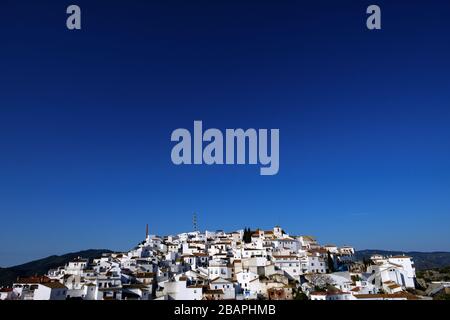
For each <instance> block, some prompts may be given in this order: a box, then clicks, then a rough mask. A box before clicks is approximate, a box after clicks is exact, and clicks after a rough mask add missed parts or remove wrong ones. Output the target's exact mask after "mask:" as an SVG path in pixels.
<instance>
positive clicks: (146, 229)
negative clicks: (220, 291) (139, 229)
mask: <svg viewBox="0 0 450 320" xmlns="http://www.w3.org/2000/svg"><path fill="white" fill-rule="evenodd" d="M147 238H148V223H147V226H146V227H145V239H147Z"/></svg>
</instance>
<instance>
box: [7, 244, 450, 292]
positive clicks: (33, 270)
mask: <svg viewBox="0 0 450 320" xmlns="http://www.w3.org/2000/svg"><path fill="white" fill-rule="evenodd" d="M111 252H113V251H111V250H107V249H90V250H85V251H79V252H73V253H68V254H65V255H62V256H56V255H55V256H50V257H47V258H44V259H39V260H35V261H31V262H28V263H25V264H21V265H18V266H14V267H9V268H0V287H1V286H10V285H12V283H13V282H14V281H15V280H16V279H17V277H19V276H21V277H26V276H32V275H43V274H46V273H47V271H48V270H49V269H54V268H57V267H59V266H64V265H65V264H67V263H68V262H69V261H71V260H73V259H75V258H77V257H83V258H87V259H94V258H99V257H101V256H102V254H103V253H111ZM374 254H381V255H383V256H391V255H392V256H395V255H403V254H405V255H407V256H410V257H412V258H413V260H414V263H415V265H416V268H417V270H424V269H434V268H443V267H448V266H450V252H403V251H386V250H361V251H357V252H356V258H357V259H358V260H363V259H364V258H366V259H368V258H370V256H372V255H374Z"/></svg>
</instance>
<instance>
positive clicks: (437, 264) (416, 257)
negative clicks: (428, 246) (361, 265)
mask: <svg viewBox="0 0 450 320" xmlns="http://www.w3.org/2000/svg"><path fill="white" fill-rule="evenodd" d="M374 254H380V255H383V256H391V255H392V256H396V255H403V254H404V255H406V256H409V257H412V258H413V261H414V264H415V266H416V269H417V270H425V269H435V268H444V267H448V266H450V252H417V251H411V252H405V251H386V250H361V251H357V252H356V258H357V259H358V260H363V258H366V259H368V258H370V256H372V255H374Z"/></svg>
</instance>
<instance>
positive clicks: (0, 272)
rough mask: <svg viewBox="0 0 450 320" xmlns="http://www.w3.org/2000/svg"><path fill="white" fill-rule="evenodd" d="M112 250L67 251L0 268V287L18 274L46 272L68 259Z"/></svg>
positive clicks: (91, 256)
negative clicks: (58, 254)
mask: <svg viewBox="0 0 450 320" xmlns="http://www.w3.org/2000/svg"><path fill="white" fill-rule="evenodd" d="M110 252H112V251H110V250H106V249H91V250H85V251H79V252H73V253H68V254H65V255H61V256H56V255H54V256H50V257H47V258H43V259H39V260H35V261H31V262H27V263H25V264H21V265H18V266H14V267H9V268H0V287H1V286H8V285H11V284H12V283H13V282H14V281H15V280H16V279H17V277H18V276H21V277H24V276H32V275H35V274H37V275H43V274H46V273H47V271H48V270H49V269H53V268H57V267H59V266H63V265H65V264H66V263H68V262H69V261H71V260H73V259H75V258H77V257H82V258H87V259H93V258H99V257H101V255H102V254H103V253H110Z"/></svg>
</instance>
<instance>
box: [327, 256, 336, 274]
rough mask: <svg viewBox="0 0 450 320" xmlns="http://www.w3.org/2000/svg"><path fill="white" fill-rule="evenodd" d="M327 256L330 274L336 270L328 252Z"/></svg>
mask: <svg viewBox="0 0 450 320" xmlns="http://www.w3.org/2000/svg"><path fill="white" fill-rule="evenodd" d="M327 254H328V270H330V272H335V271H336V270H335V269H334V260H333V257H332V256H331V253H330V251H328V252H327Z"/></svg>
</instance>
